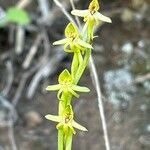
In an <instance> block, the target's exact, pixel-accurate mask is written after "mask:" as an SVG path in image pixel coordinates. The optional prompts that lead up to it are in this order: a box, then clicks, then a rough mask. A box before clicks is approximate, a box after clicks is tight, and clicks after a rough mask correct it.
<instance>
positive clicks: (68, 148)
mask: <svg viewBox="0 0 150 150" xmlns="http://www.w3.org/2000/svg"><path fill="white" fill-rule="evenodd" d="M72 136H73V134H72V132H71V131H69V133H68V135H67V137H66V147H65V150H71V149H72Z"/></svg>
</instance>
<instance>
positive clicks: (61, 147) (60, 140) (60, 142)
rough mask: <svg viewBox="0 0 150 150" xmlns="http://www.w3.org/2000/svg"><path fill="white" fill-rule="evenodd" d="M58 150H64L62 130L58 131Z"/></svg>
mask: <svg viewBox="0 0 150 150" xmlns="http://www.w3.org/2000/svg"><path fill="white" fill-rule="evenodd" d="M58 150H64V133H63V130H61V129H60V130H58Z"/></svg>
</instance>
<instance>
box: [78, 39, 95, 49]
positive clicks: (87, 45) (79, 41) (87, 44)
mask: <svg viewBox="0 0 150 150" xmlns="http://www.w3.org/2000/svg"><path fill="white" fill-rule="evenodd" d="M77 44H79V45H81V46H83V47H86V48H90V49H93V47H92V46H91V45H90V44H89V43H86V42H84V41H82V40H80V39H78V40H77Z"/></svg>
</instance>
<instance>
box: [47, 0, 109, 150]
mask: <svg viewBox="0 0 150 150" xmlns="http://www.w3.org/2000/svg"><path fill="white" fill-rule="evenodd" d="M98 10H99V3H98V0H92V1H91V3H90V5H89V7H88V9H87V10H76V9H75V10H73V11H72V12H71V14H72V15H76V16H78V17H83V19H84V22H85V24H84V26H83V29H82V31H81V32H79V30H78V27H77V26H76V25H75V24H74V23H72V22H71V23H69V24H68V25H67V27H66V28H65V33H64V34H65V38H64V39H62V40H59V41H56V42H54V43H53V45H63V46H64V51H65V52H67V53H73V60H72V64H71V69H70V71H69V70H67V69H65V70H64V71H62V73H61V74H60V75H59V78H58V84H56V85H50V86H48V87H47V88H46V90H48V91H58V93H57V98H58V100H59V107H58V115H46V116H45V117H46V119H48V120H51V121H54V122H57V123H58V124H57V126H56V128H57V129H58V150H71V149H72V136H73V134H75V133H76V131H75V129H74V128H76V129H79V130H82V131H87V129H86V128H85V127H83V126H82V125H80V124H79V123H77V122H76V121H75V119H74V112H73V108H72V98H73V97H76V98H79V92H89V91H90V90H89V88H87V87H84V86H79V85H78V82H79V80H80V78H81V76H82V74H83V72H84V70H85V68H86V67H87V65H88V61H89V58H90V56H91V50H92V49H93V47H92V42H93V39H94V36H93V31H94V26H95V25H97V24H98V23H99V22H101V21H104V22H108V23H111V19H110V18H108V17H106V16H104V15H102V14H101V13H99V12H98Z"/></svg>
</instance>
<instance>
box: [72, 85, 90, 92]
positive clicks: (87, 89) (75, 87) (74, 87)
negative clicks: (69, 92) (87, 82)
mask: <svg viewBox="0 0 150 150" xmlns="http://www.w3.org/2000/svg"><path fill="white" fill-rule="evenodd" d="M72 89H73V90H74V91H78V92H90V89H89V88H87V87H83V86H78V85H73V86H72Z"/></svg>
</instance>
